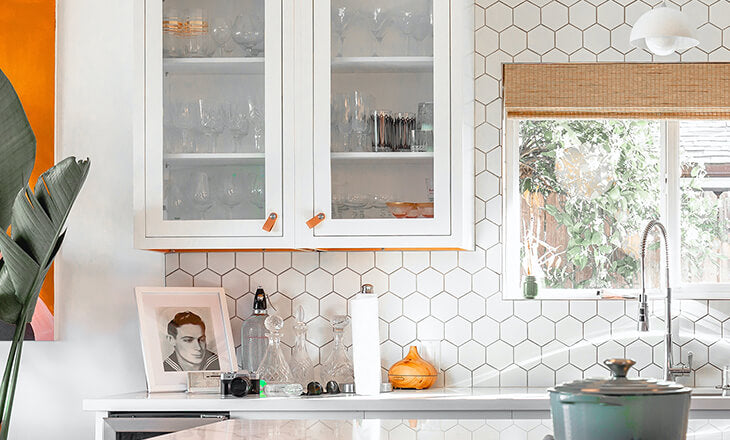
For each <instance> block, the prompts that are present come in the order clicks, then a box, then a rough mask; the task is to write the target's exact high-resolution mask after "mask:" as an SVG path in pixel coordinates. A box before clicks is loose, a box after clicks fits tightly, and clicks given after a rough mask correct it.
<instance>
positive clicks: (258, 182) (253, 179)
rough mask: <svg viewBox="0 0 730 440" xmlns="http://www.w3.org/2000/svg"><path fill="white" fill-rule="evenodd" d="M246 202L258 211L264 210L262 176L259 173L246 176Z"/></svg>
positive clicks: (264, 200) (264, 198) (264, 199)
mask: <svg viewBox="0 0 730 440" xmlns="http://www.w3.org/2000/svg"><path fill="white" fill-rule="evenodd" d="M248 182H249V183H248V188H249V189H248V200H249V202H251V204H252V205H253V206H255V207H257V208H259V209H264V204H265V202H266V197H265V194H264V176H263V175H262V174H260V173H250V174H249V175H248Z"/></svg>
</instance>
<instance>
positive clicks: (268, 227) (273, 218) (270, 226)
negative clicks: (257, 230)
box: [261, 212, 279, 232]
mask: <svg viewBox="0 0 730 440" xmlns="http://www.w3.org/2000/svg"><path fill="white" fill-rule="evenodd" d="M278 218H279V214H277V213H275V212H272V213H271V214H269V218H267V219H266V223H264V227H263V228H261V229H263V230H264V231H266V232H271V230H272V229H274V224H275V223H276V219H278Z"/></svg>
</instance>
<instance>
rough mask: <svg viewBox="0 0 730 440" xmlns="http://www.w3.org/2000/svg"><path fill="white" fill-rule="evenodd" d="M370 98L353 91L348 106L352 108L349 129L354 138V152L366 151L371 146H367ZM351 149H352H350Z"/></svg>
mask: <svg viewBox="0 0 730 440" xmlns="http://www.w3.org/2000/svg"><path fill="white" fill-rule="evenodd" d="M372 101H373V99H372V97H371V96H370V95H366V94H364V93H363V92H360V91H357V90H356V91H355V92H354V93H353V94H352V95H351V100H350V105H351V107H352V110H351V116H350V127H351V129H352V133H353V135H354V137H355V144H356V145H357V150H356V151H368V150H370V149H371V147H372V145H368V140H369V138H368V135H367V134H368V129H369V128H370V107H371V105H372ZM350 148H351V149H352V147H350Z"/></svg>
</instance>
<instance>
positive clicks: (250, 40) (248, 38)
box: [233, 14, 264, 57]
mask: <svg viewBox="0 0 730 440" xmlns="http://www.w3.org/2000/svg"><path fill="white" fill-rule="evenodd" d="M263 39H264V29H263V25H262V20H261V18H260V17H258V16H256V15H250V14H245V15H239V16H238V17H236V21H235V22H234V23H233V41H235V42H236V43H238V44H239V45H240V46H241V47H242V48H243V49H244V51H245V52H246V56H247V57H255V56H258V55H259V50H258V49H257V48H256V46H257V45H258V44H259V43H260V42H261V41H263Z"/></svg>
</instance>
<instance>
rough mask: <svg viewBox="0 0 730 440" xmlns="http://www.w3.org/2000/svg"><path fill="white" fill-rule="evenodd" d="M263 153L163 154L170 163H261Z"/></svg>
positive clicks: (166, 161)
mask: <svg viewBox="0 0 730 440" xmlns="http://www.w3.org/2000/svg"><path fill="white" fill-rule="evenodd" d="M264 158H265V155H264V153H175V154H165V157H164V160H165V163H166V164H171V165H261V164H263V163H264Z"/></svg>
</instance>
